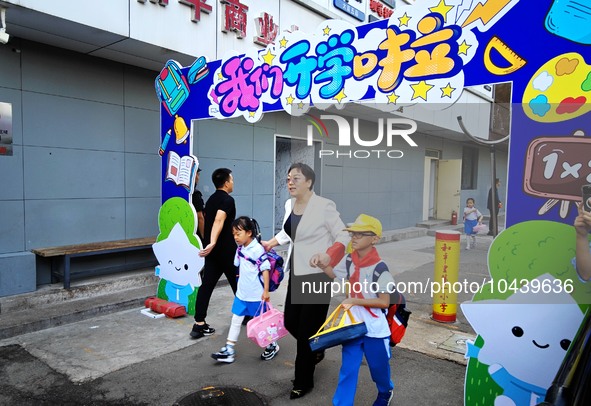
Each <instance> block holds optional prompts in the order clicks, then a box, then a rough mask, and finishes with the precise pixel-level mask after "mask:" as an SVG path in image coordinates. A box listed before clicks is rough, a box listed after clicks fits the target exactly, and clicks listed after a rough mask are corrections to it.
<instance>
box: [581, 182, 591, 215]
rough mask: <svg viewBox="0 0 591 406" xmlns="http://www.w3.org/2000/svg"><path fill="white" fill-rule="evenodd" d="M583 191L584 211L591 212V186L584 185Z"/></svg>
mask: <svg viewBox="0 0 591 406" xmlns="http://www.w3.org/2000/svg"><path fill="white" fill-rule="evenodd" d="M581 191H582V195H583V210H585V211H586V212H591V185H583V187H582V188H581Z"/></svg>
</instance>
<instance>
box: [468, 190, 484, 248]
mask: <svg viewBox="0 0 591 406" xmlns="http://www.w3.org/2000/svg"><path fill="white" fill-rule="evenodd" d="M477 224H482V213H480V211H479V210H478V209H477V208H476V207H474V199H472V198H471V197H469V198H468V199H467V200H466V207H464V233H466V249H467V250H469V249H470V248H476V232H475V231H474V227H475V226H476V225H477Z"/></svg>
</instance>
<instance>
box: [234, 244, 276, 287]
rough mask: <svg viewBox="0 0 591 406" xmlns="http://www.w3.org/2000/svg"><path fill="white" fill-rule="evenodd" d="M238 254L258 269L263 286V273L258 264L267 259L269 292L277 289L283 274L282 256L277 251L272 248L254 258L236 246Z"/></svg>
mask: <svg viewBox="0 0 591 406" xmlns="http://www.w3.org/2000/svg"><path fill="white" fill-rule="evenodd" d="M238 256H239V257H241V258H244V259H246V260H247V261H248V262H250V263H251V264H253V265H256V267H257V269H258V270H259V281H260V282H261V285H262V286H263V287H264V286H265V282H264V280H263V273H262V272H261V268H260V266H261V264H262V263H263V262H265V260H267V261H269V265H271V269H269V292H274V291H276V290H277V288H278V287H279V284H281V281H282V280H283V277H284V276H285V274H284V272H283V257H282V256H281V255H279V254H277V252H275V250H273V249H272V250H270V251H269V252H267V253H265V254H263V255H261V256H260V257H259V258H258V259H256V260H255V259H252V258H249V257H247V256H246V255H244V253H243V252H242V247H238Z"/></svg>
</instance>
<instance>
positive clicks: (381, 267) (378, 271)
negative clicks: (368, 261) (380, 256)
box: [372, 261, 390, 283]
mask: <svg viewBox="0 0 591 406" xmlns="http://www.w3.org/2000/svg"><path fill="white" fill-rule="evenodd" d="M384 272H390V270H389V269H388V266H387V265H386V264H385V263H384V261H380V262H378V264H377V265H376V267H375V268H374V270H373V276H372V281H373V282H376V283H377V281H378V279H380V276H381V275H382V274H383V273H384Z"/></svg>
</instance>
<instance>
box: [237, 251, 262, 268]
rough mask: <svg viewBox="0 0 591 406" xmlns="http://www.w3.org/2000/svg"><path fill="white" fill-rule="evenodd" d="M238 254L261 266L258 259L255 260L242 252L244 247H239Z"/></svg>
mask: <svg viewBox="0 0 591 406" xmlns="http://www.w3.org/2000/svg"><path fill="white" fill-rule="evenodd" d="M238 256H239V257H241V258H244V259H246V260H247V261H248V262H250V263H251V264H253V265H256V266H259V264H258V263H257V262H258V261H255V260H254V259H252V258H249V257H247V256H246V255H244V253H243V252H242V247H238Z"/></svg>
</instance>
